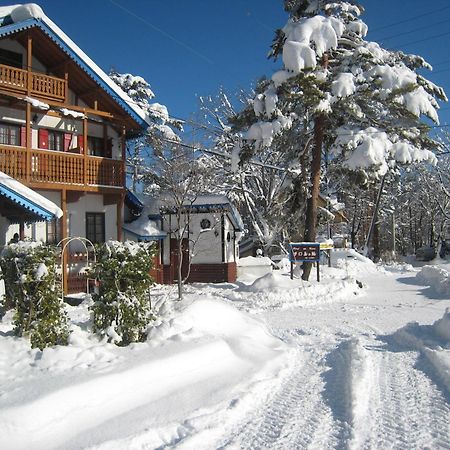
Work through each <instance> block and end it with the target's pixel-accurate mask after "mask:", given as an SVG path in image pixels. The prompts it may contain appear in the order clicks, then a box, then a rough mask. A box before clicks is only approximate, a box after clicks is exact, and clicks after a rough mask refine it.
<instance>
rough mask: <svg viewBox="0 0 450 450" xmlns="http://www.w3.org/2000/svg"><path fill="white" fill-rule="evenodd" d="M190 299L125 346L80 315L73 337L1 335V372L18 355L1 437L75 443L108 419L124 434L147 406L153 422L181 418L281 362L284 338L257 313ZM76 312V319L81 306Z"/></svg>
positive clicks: (42, 445)
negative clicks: (51, 341) (42, 345)
mask: <svg viewBox="0 0 450 450" xmlns="http://www.w3.org/2000/svg"><path fill="white" fill-rule="evenodd" d="M189 300H190V302H189V303H188V304H185V303H181V304H178V305H177V307H176V308H172V309H171V310H170V311H169V312H168V314H167V317H166V318H165V319H164V320H160V321H159V322H158V323H156V324H155V326H154V327H153V329H152V330H151V331H150V339H149V341H148V343H144V344H135V345H134V346H131V347H130V348H128V349H124V348H118V347H115V346H114V345H111V344H107V343H106V342H105V341H103V342H98V340H97V342H96V344H95V345H94V344H93V342H92V341H93V338H92V337H86V336H87V332H86V331H83V329H82V327H79V325H74V329H75V333H74V335H73V338H72V340H71V345H70V346H69V347H66V348H63V347H55V348H53V349H46V350H44V352H39V351H36V350H30V348H29V346H28V344H25V340H24V339H17V338H14V337H12V336H8V337H7V338H2V339H1V342H2V345H1V350H2V353H3V354H2V358H0V373H3V374H7V373H8V369H7V367H8V365H10V364H11V362H13V361H14V363H16V362H18V361H19V360H21V363H20V372H18V373H17V377H16V378H15V379H14V377H11V376H9V377H5V378H3V379H0V392H1V393H2V394H1V395H0V430H1V438H0V440H1V442H2V446H4V448H8V449H9V450H12V449H25V448H26V449H27V450H28V449H51V448H64V447H65V446H66V445H69V447H74V448H78V447H77V446H79V442H83V445H84V444H85V441H83V439H85V438H84V437H83V434H86V432H87V430H89V432H90V433H92V430H93V429H94V430H95V429H96V428H99V429H100V428H101V429H103V430H104V429H105V427H106V429H107V428H108V426H107V424H108V422H109V421H111V422H112V423H115V425H114V428H113V427H112V426H111V427H110V428H111V429H110V430H109V431H108V432H109V433H112V434H113V433H114V432H117V428H122V430H121V435H122V436H123V435H126V434H127V430H128V428H129V427H130V426H132V425H133V411H135V410H142V408H144V409H145V410H146V417H150V418H152V420H154V422H153V423H152V424H151V425H152V426H155V427H158V426H161V425H164V424H167V423H170V422H177V421H181V420H183V419H185V418H186V417H187V416H189V414H192V413H193V411H195V410H196V409H198V408H205V407H208V406H212V405H214V404H217V403H219V402H221V401H224V400H226V399H229V398H233V396H238V395H239V392H245V391H246V389H247V387H248V386H249V385H250V384H252V383H253V384H254V383H255V382H257V381H258V380H264V379H267V378H270V377H273V376H275V375H276V374H277V373H278V372H279V370H280V369H281V368H282V366H283V362H284V358H283V355H284V354H285V350H286V346H285V345H284V344H282V343H281V341H279V340H278V339H276V338H275V337H273V336H271V335H270V334H269V333H268V332H267V330H266V328H265V326H264V325H263V324H262V323H261V322H259V321H258V320H256V319H254V318H252V317H249V316H247V315H246V314H244V313H240V312H238V311H237V310H236V309H235V308H234V307H233V306H231V305H227V304H224V303H223V302H220V301H218V300H214V299H212V298H209V299H203V300H197V301H194V299H192V298H190V299H189ZM74 315H75V317H76V318H77V320H80V311H79V310H76V312H75V314H74ZM5 327H6V326H5V324H2V327H1V328H2V331H3V330H5ZM94 340H95V339H94ZM19 353H20V355H19ZM6 355H8V356H6ZM97 356H98V357H99V358H101V359H102V363H101V364H98V362H96V357H97ZM1 366H3V367H1ZM52 381H53V382H52ZM119 416H120V417H126V418H127V419H126V420H121V421H118V420H117V417H119ZM95 436H96V435H95V432H94V433H93V434H92V438H90V439H92V440H91V441H89V444H95V443H96V438H95ZM104 437H105V436H103V437H99V438H98V439H99V440H100V442H101V441H102V439H104ZM80 439H81V441H79V440H80ZM68 443H70V444H68Z"/></svg>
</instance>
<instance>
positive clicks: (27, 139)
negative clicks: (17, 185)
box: [25, 103, 31, 183]
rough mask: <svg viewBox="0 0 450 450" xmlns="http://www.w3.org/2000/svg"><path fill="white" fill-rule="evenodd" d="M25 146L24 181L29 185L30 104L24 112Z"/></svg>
mask: <svg viewBox="0 0 450 450" xmlns="http://www.w3.org/2000/svg"><path fill="white" fill-rule="evenodd" d="M25 146H26V148H27V153H26V163H25V168H26V174H27V175H26V179H27V182H28V183H29V182H30V180H31V104H30V103H27V107H26V112H25Z"/></svg>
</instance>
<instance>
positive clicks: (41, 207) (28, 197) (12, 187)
mask: <svg viewBox="0 0 450 450" xmlns="http://www.w3.org/2000/svg"><path fill="white" fill-rule="evenodd" d="M0 197H4V198H7V199H8V200H10V201H11V202H12V203H14V205H16V206H17V207H18V208H19V209H22V210H23V212H24V215H26V220H25V221H26V222H39V221H42V220H45V221H50V220H53V219H56V218H59V217H61V216H62V211H61V209H59V208H58V206H56V205H55V204H54V203H53V202H51V201H50V200H48V199H47V198H45V197H43V196H42V195H40V194H38V193H37V192H35V191H33V190H31V189H30V188H28V187H26V186H24V185H23V184H22V183H20V182H19V181H17V180H15V179H14V178H11V177H9V176H8V175H6V174H4V173H3V172H0ZM5 215H6V216H8V214H7V213H6V214H5ZM14 215H15V214H14Z"/></svg>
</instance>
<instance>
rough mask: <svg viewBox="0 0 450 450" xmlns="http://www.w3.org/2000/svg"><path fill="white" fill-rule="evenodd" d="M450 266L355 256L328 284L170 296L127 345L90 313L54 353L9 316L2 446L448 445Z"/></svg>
mask: <svg viewBox="0 0 450 450" xmlns="http://www.w3.org/2000/svg"><path fill="white" fill-rule="evenodd" d="M449 269H450V264H447V265H446V267H445V269H443V270H441V269H439V268H431V269H430V268H428V269H427V272H426V273H424V275H423V277H422V278H420V277H417V276H416V275H417V270H414V269H413V268H412V267H408V266H397V267H394V268H391V269H390V270H388V269H385V268H382V267H376V266H374V265H373V264H372V263H371V262H367V261H366V262H365V261H364V260H359V261H353V262H352V261H348V260H345V264H343V265H342V266H341V267H338V268H330V269H329V268H323V274H322V275H323V277H322V281H321V283H320V284H317V283H315V282H312V283H302V282H301V280H299V279H297V280H293V281H291V280H290V278H289V276H288V274H283V273H281V272H280V271H278V272H276V273H272V274H269V275H268V276H265V277H262V278H259V279H257V280H254V279H253V281H254V282H252V281H249V280H247V281H246V282H245V283H244V282H243V281H242V282H239V283H236V284H221V285H191V286H188V287H187V288H186V298H185V300H184V301H183V302H175V301H173V299H172V296H173V293H172V292H171V289H172V288H170V287H163V286H161V287H157V288H155V289H154V291H153V296H154V297H153V298H154V300H156V301H157V302H160V303H159V304H160V305H163V306H162V308H161V310H160V315H161V319H160V320H159V321H158V322H157V323H155V325H154V326H153V328H152V329H151V331H150V336H149V340H148V342H145V343H139V344H134V345H132V346H130V347H117V346H115V345H113V344H111V343H108V342H107V340H106V339H99V338H98V337H96V336H94V335H92V333H89V331H88V329H89V323H90V322H89V321H90V319H89V310H88V304H86V305H84V304H82V305H80V307H70V308H69V313H70V316H71V321H72V334H71V342H70V345H69V346H67V347H65V346H56V347H54V348H49V349H46V350H44V351H43V352H41V351H39V350H37V349H30V346H29V343H28V342H27V340H26V339H24V338H16V337H15V336H14V335H13V333H12V331H11V330H12V322H11V319H12V314H9V315H8V316H7V317H5V318H4V319H3V321H0V429H1V431H2V432H1V434H0V448H1V449H3V448H5V449H7V450H12V449H17V450H49V449H57V450H69V449H70V450H73V449H77V450H78V449H89V450H124V449H126V450H128V449H130V450H144V449H145V450H150V449H157V450H164V449H177V450H218V449H220V450H238V449H239V450H250V449H251V450H256V449H270V450H272V449H275V450H276V449H280V450H298V449H300V450H302V449H317V450H326V449H335V450H343V449H349V450H360V449H361V450H363V449H370V450H379V449H383V450H384V449H395V450H410V449H417V450H419V449H420V450H424V449H430V450H431V449H433V450H435V449H438V450H440V449H442V450H449V449H450V309H449V310H448V313H446V312H445V311H446V308H450V295H449V292H450V286H449V285H448V283H450V281H449V280H450V277H449V276H448V273H450V270H449ZM419 275H420V274H419ZM355 278H356V279H357V280H358V281H359V282H362V284H363V288H362V289H361V288H360V287H359V286H358V283H356V279H355ZM431 279H432V280H438V282H435V281H433V282H432V283H431V284H430V283H428V281H427V280H431ZM427 283H428V284H427ZM433 283H434V285H435V286H434V288H433ZM359 284H360V283H359ZM436 286H437V287H438V290H436Z"/></svg>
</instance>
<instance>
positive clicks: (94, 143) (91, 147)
mask: <svg viewBox="0 0 450 450" xmlns="http://www.w3.org/2000/svg"><path fill="white" fill-rule="evenodd" d="M88 153H89V155H92V156H101V157H104V156H105V140H104V139H103V138H100V137H95V136H88Z"/></svg>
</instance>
